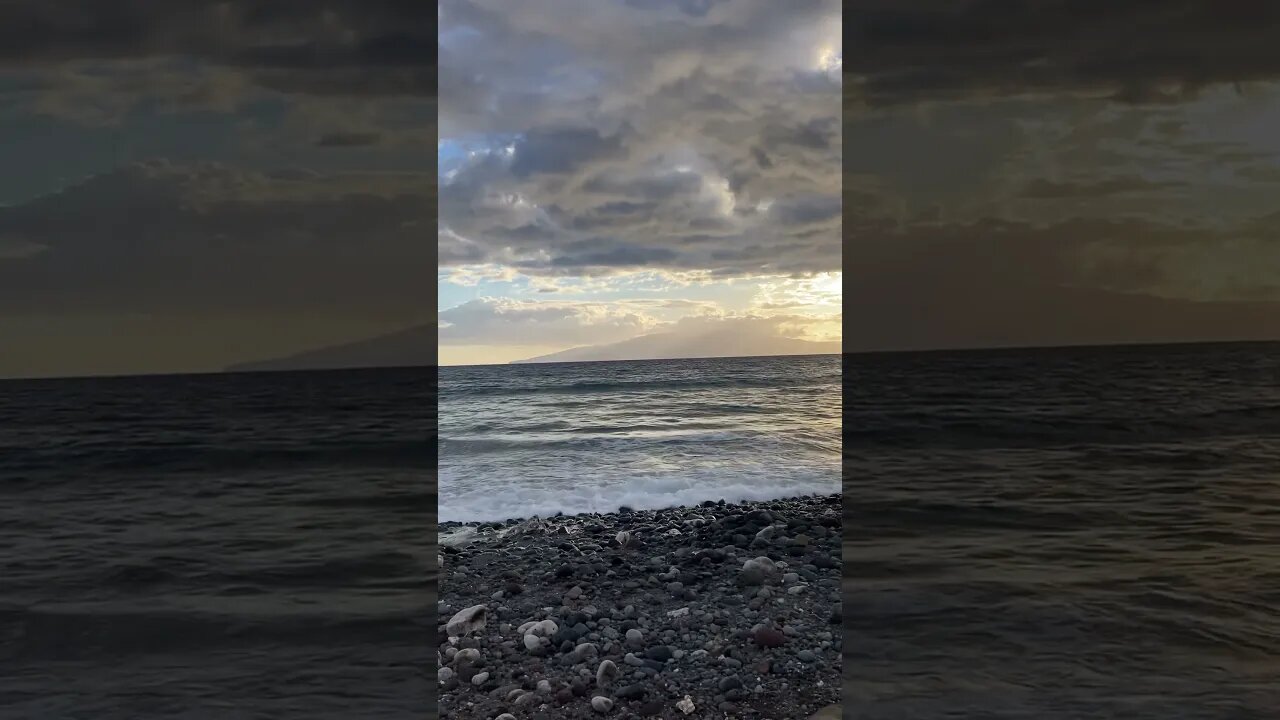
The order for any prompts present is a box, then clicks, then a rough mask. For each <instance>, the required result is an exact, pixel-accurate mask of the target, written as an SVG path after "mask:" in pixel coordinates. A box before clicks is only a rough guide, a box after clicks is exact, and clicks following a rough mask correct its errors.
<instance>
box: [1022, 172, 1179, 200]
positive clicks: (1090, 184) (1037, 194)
mask: <svg viewBox="0 0 1280 720" xmlns="http://www.w3.org/2000/svg"><path fill="white" fill-rule="evenodd" d="M1170 187H1177V184H1176V183H1161V182H1152V181H1150V180H1146V179H1144V178H1141V177H1112V178H1101V179H1097V180H1081V181H1055V180H1048V179H1045V178H1036V179H1035V180H1032V181H1031V182H1029V183H1027V185H1026V187H1024V188H1023V190H1022V197H1025V198H1028V199H1032V200H1063V199H1070V198H1077V199H1088V198H1104V197H1109V196H1112V195H1120V194H1125V193H1138V192H1153V191H1157V190H1164V189H1167V188H1170Z"/></svg>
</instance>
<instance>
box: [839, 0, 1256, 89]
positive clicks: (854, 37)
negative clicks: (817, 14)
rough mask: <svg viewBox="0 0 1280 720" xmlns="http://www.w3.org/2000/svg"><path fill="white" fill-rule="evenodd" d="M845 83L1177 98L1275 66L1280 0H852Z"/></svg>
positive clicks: (847, 21)
mask: <svg viewBox="0 0 1280 720" xmlns="http://www.w3.org/2000/svg"><path fill="white" fill-rule="evenodd" d="M844 22H845V29H846V32H847V33H848V34H849V36H850V40H851V42H850V47H849V48H848V51H847V54H846V55H845V57H844V72H845V74H846V78H847V80H846V82H847V83H849V84H852V85H856V86H857V93H858V94H859V95H860V96H861V97H862V98H863V99H864V100H866V101H868V102H870V103H873V104H886V103H897V102H910V101H916V100H947V99H956V98H963V97H982V96H990V95H1002V94H1022V93H1029V92H1049V93H1055V92H1062V91H1085V92H1094V93H1104V94H1107V95H1110V96H1112V97H1114V98H1116V99H1118V100H1122V101H1126V102H1137V103H1146V102H1157V103H1168V102H1177V101H1180V100H1182V99H1186V98H1187V97H1190V96H1193V95H1194V94H1195V93H1197V92H1198V91H1200V90H1201V89H1203V88H1205V87H1206V86H1209V85H1212V84H1215V83H1242V82H1251V81H1262V80H1273V79H1276V78H1278V77H1280V5H1278V4H1276V3H1269V2H1221V1H1220V0H1185V1H1182V2H1169V1H1168V0H1129V1H1127V2H1112V1H1108V0H910V1H908V2H902V1H901V0H855V1H854V2H850V3H846V6H845V17H844Z"/></svg>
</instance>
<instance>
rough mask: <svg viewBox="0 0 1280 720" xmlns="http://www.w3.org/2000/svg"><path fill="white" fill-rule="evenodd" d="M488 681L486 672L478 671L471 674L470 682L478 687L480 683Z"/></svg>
mask: <svg viewBox="0 0 1280 720" xmlns="http://www.w3.org/2000/svg"><path fill="white" fill-rule="evenodd" d="M488 681H489V673H488V672H478V673H476V674H475V675H473V676H471V684H472V685H475V686H476V687H480V686H481V685H483V684H485V683H486V682H488Z"/></svg>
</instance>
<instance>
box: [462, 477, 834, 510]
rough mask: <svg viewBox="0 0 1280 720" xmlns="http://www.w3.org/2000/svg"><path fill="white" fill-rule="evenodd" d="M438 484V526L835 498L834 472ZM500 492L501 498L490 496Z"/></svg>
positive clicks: (496, 480)
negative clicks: (555, 484)
mask: <svg viewBox="0 0 1280 720" xmlns="http://www.w3.org/2000/svg"><path fill="white" fill-rule="evenodd" d="M447 482H448V480H446V479H445V478H442V480H441V486H442V490H441V493H440V497H441V504H440V522H442V523H444V522H493V521H500V520H509V519H512V518H528V517H533V516H535V515H536V516H539V517H550V516H552V515H556V514H564V515H585V514H590V513H604V512H614V511H616V510H617V509H618V508H620V507H624V506H625V507H629V508H631V509H633V510H660V509H663V508H670V507H685V506H692V505H697V504H699V503H701V502H703V501H706V500H712V501H715V500H724V501H726V502H731V503H732V502H746V501H755V500H776V499H779V498H785V497H795V496H799V495H831V494H837V493H839V492H840V477H839V472H838V470H837V469H836V468H832V470H831V472H829V473H821V472H813V473H811V474H807V475H803V476H796V477H787V478H783V477H781V476H780V475H779V474H778V473H777V471H767V470H761V471H757V472H756V473H745V472H742V471H736V472H730V473H725V474H713V473H702V474H690V475H684V476H680V477H670V476H668V477H648V478H645V477H636V478H628V479H627V481H626V482H624V483H618V484H614V485H593V486H586V485H583V484H580V483H579V484H574V485H566V486H562V487H554V488H547V487H540V486H535V485H532V484H529V483H527V482H522V481H521V480H519V479H515V480H509V481H504V480H501V479H491V480H489V481H487V482H486V484H485V486H484V487H477V486H475V485H468V486H465V487H455V488H453V489H444V486H445V484H446V483H447ZM493 487H501V488H502V492H500V493H498V492H493V490H492V488H493Z"/></svg>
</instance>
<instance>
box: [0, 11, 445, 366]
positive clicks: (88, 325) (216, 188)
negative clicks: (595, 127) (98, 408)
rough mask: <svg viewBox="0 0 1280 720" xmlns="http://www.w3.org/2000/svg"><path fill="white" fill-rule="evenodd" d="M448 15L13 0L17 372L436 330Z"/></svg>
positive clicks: (12, 280) (1, 226) (268, 350)
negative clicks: (440, 55) (441, 28)
mask: <svg viewBox="0 0 1280 720" xmlns="http://www.w3.org/2000/svg"><path fill="white" fill-rule="evenodd" d="M429 11H430V8H429V7H428V6H427V5H426V4H425V3H421V2H416V1H415V2H409V1H405V0H317V1H316V2H267V1H265V0H228V1H223V2H210V1H207V0H131V1H129V2H101V1H100V0H30V1H28V0H7V1H6V2H4V3H0V377H42V376H67V375H109V374H147V373H176V372H208V371H217V370H220V369H222V368H224V367H226V366H227V365H230V364H235V363H239V362H245V361H255V360H264V359H270V358H275V357H283V356H288V355H292V354H294V353H298V352H302V351H305V350H307V349H311V348H320V347H325V346H330V345H335V344H342V343H347V342H352V341H355V340H360V339H364V338H369V337H376V336H380V335H382V334H387V333H394V332H397V331H400V330H403V329H405V328H410V327H415V326H421V325H430V324H432V323H434V321H435V314H436V306H435V294H434V292H433V290H434V287H433V281H432V275H431V273H432V268H433V267H434V265H435V248H434V246H433V244H432V243H431V227H432V225H433V224H434V219H435V215H436V210H435V199H436V158H435V157H434V156H433V155H432V154H431V150H432V147H431V146H433V145H434V144H435V142H436V135H437V133H436V87H437V86H436V82H437V75H436V45H435V41H434V40H433V38H432V35H433V34H434V33H435V29H436V22H435V19H434V18H433V17H432V15H431V14H430V13H429Z"/></svg>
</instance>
